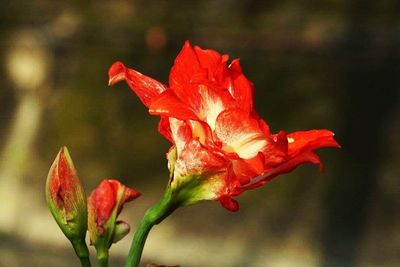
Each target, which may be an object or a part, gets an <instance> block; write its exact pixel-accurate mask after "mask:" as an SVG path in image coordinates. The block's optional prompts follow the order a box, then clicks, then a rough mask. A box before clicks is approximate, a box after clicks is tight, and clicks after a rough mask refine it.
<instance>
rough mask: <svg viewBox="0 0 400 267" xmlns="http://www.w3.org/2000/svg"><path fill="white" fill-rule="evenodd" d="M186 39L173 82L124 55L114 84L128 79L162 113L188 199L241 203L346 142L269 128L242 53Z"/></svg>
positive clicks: (114, 70)
mask: <svg viewBox="0 0 400 267" xmlns="http://www.w3.org/2000/svg"><path fill="white" fill-rule="evenodd" d="M227 61H228V56H227V55H220V54H219V53H218V52H216V51H213V50H203V49H201V48H199V47H198V46H195V47H192V46H191V45H190V43H189V42H186V43H185V45H184V46H183V48H182V51H181V52H180V53H179V55H178V56H177V58H176V59H175V64H174V66H173V67H172V69H171V73H170V76H169V86H167V85H164V84H162V83H160V82H158V81H156V80H153V79H151V78H149V77H147V76H145V75H143V74H141V73H139V72H137V71H135V70H132V69H129V68H127V67H125V66H124V64H123V63H121V62H115V63H114V64H113V65H112V66H111V68H110V70H109V84H110V85H112V84H115V83H117V82H118V81H121V80H125V81H126V83H127V84H128V85H129V87H130V88H131V89H132V90H133V91H134V92H135V93H136V94H137V95H138V97H139V98H140V99H141V101H142V102H143V104H144V105H145V106H146V107H148V108H149V111H150V114H153V115H160V116H161V121H160V124H159V132H160V133H161V134H162V135H164V136H165V137H166V138H167V139H169V140H170V141H171V142H172V143H173V147H172V149H171V150H170V152H169V155H168V159H169V165H170V170H171V173H172V175H173V176H172V177H173V178H172V179H171V183H170V187H171V188H172V189H174V190H175V191H176V195H177V198H179V199H180V201H182V202H183V204H191V203H195V202H197V201H199V200H203V199H214V200H219V201H220V202H221V204H222V205H223V206H224V207H225V208H227V209H229V210H231V211H236V210H237V209H238V204H237V202H236V201H235V200H233V199H232V197H235V196H238V195H239V194H241V193H243V192H244V191H245V190H248V189H252V188H255V187H258V186H261V185H263V184H265V183H266V182H267V181H269V180H271V179H272V178H274V177H275V176H277V175H279V174H283V173H287V172H290V171H292V170H293V169H294V168H296V167H297V166H298V165H300V164H303V163H311V164H317V165H319V166H320V168H321V169H322V163H321V161H320V159H319V157H318V156H317V154H315V152H314V150H315V149H317V148H320V147H339V145H338V143H337V142H336V141H335V140H334V138H333V136H334V134H333V133H332V132H331V131H329V130H325V129H324V130H311V131H299V132H294V133H291V134H286V133H285V132H283V131H281V132H279V133H277V134H273V133H271V132H270V130H269V127H268V125H267V124H266V122H265V121H264V120H262V119H261V118H260V117H259V116H258V115H257V113H256V110H255V109H254V105H253V84H252V83H251V82H250V81H249V80H248V79H247V78H246V77H245V76H244V74H243V72H242V68H241V66H240V63H239V60H238V59H235V60H233V61H232V62H231V63H230V64H229V65H227Z"/></svg>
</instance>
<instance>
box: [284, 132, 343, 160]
mask: <svg viewBox="0 0 400 267" xmlns="http://www.w3.org/2000/svg"><path fill="white" fill-rule="evenodd" d="M334 135H335V134H334V133H333V132H331V131H329V130H325V129H324V130H310V131H298V132H294V133H290V134H288V135H287V140H288V154H289V157H293V156H296V155H297V154H299V153H302V152H303V151H306V150H314V149H317V148H320V147H340V145H339V144H338V143H337V142H336V140H335V139H334Z"/></svg>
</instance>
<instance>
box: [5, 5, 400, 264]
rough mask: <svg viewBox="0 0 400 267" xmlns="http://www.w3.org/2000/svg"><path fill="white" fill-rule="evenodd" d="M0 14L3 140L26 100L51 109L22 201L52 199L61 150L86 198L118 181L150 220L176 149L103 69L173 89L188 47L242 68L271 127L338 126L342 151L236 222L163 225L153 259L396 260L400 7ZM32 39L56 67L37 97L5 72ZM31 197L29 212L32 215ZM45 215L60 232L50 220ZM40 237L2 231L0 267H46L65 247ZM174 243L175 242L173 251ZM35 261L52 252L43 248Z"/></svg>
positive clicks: (60, 8) (206, 212) (197, 213)
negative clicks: (134, 73)
mask: <svg viewBox="0 0 400 267" xmlns="http://www.w3.org/2000/svg"><path fill="white" fill-rule="evenodd" d="M2 7H3V8H2V9H1V10H0V32H1V35H2V36H3V38H2V39H1V49H0V55H1V58H2V59H4V60H2V63H3V64H2V65H1V67H0V68H1V69H0V71H1V73H3V74H4V75H3V76H2V77H3V79H1V81H0V83H1V88H2V90H0V106H1V113H0V136H1V138H0V145H1V146H2V147H6V146H7V142H9V140H10V139H12V136H10V134H11V133H12V130H11V129H12V124H13V121H15V120H16V116H17V115H16V110H18V106H19V105H20V103H21V99H22V98H23V96H26V95H29V96H30V97H35V99H37V101H38V103H40V105H41V108H42V112H43V113H41V114H42V115H41V117H40V121H38V125H39V129H38V131H37V133H36V134H35V137H34V138H35V139H34V143H33V144H31V145H30V146H29V149H30V150H29V151H30V152H29V160H26V166H25V165H17V166H16V167H15V168H23V169H24V175H23V176H22V177H21V178H20V186H25V187H24V188H23V189H20V191H22V192H31V193H27V194H25V195H26V196H25V198H27V199H29V197H31V196H36V198H38V197H37V196H38V195H39V196H42V195H43V192H42V191H43V185H44V181H45V177H46V175H47V170H48V168H49V166H50V163H51V162H52V161H53V158H54V157H55V154H56V153H57V151H58V149H59V147H60V146H62V145H66V146H68V147H69V149H70V151H71V154H72V157H73V159H74V162H75V163H76V166H77V168H78V171H79V173H80V176H81V178H82V180H83V183H84V184H85V185H86V186H87V188H88V189H92V188H93V187H94V186H95V185H96V184H97V183H98V182H99V181H100V180H101V179H102V178H108V177H113V178H117V179H120V180H122V181H124V182H125V183H126V184H128V185H130V186H132V187H135V188H138V190H139V191H141V192H142V193H143V197H142V199H144V200H137V203H138V204H137V205H138V206H136V207H133V208H132V209H128V210H129V211H131V213H132V214H135V215H132V218H131V219H132V221H134V219H137V218H138V217H140V216H141V214H142V212H143V211H144V209H145V208H146V207H148V206H149V204H150V203H153V202H155V200H156V198H158V196H159V195H161V192H162V190H163V188H164V187H165V184H166V182H167V168H166V160H165V157H164V156H165V153H166V152H167V150H168V148H169V146H170V145H169V143H168V142H167V141H166V140H164V139H163V138H162V137H161V136H160V135H159V134H158V133H157V131H156V128H157V121H158V119H157V118H156V117H150V116H149V115H148V113H147V111H146V109H145V108H144V107H143V105H142V104H141V103H140V101H139V100H138V99H137V97H136V96H135V95H134V94H133V93H132V92H130V90H129V89H128V88H127V86H126V85H124V84H121V85H117V86H114V87H113V88H108V87H107V78H108V77H107V70H108V67H109V66H110V65H111V64H112V63H113V62H114V61H116V60H121V61H124V62H125V63H126V64H127V65H129V66H131V67H132V68H135V69H137V70H139V71H140V72H142V73H144V74H147V75H149V76H151V77H154V78H155V79H157V80H160V81H163V82H165V83H168V73H169V70H170V67H171V66H172V64H173V60H174V58H175V56H176V55H177V53H178V52H179V50H180V48H181V46H182V44H183V42H184V41H185V40H190V41H191V43H192V44H197V45H200V46H201V47H203V48H212V49H215V50H217V51H220V52H222V53H227V54H229V55H230V56H231V59H233V58H236V57H240V58H241V63H242V65H243V69H244V72H245V73H246V75H247V76H248V77H249V78H250V79H251V80H252V81H253V82H254V83H255V85H256V89H255V90H256V91H255V101H256V106H257V109H258V111H259V113H260V115H261V116H262V117H263V118H265V120H266V121H267V122H268V124H269V125H270V127H271V129H272V130H273V131H275V132H277V131H279V130H281V129H283V130H285V131H287V132H291V131H295V130H299V129H312V128H328V129H332V130H334V131H335V132H336V133H337V139H338V140H339V142H340V143H341V144H342V146H343V148H342V149H341V150H328V149H327V150H323V151H321V153H320V154H321V155H322V158H323V160H324V162H325V165H326V169H327V171H326V174H325V175H320V174H319V173H317V171H316V169H314V168H309V167H301V168H300V169H299V170H296V172H295V173H293V174H290V175H286V176H284V177H280V178H278V179H276V180H274V181H272V182H271V183H270V184H269V185H267V186H265V187H263V188H261V189H258V190H255V191H253V192H248V193H247V194H245V195H244V196H243V197H241V198H240V199H239V201H240V203H241V210H240V212H239V213H238V214H229V213H227V212H226V211H225V210H223V209H222V208H220V207H219V206H218V205H216V204H215V203H202V204H201V205H197V206H195V207H190V208H187V209H183V210H181V211H178V212H177V213H176V214H174V215H173V216H172V217H171V218H170V219H169V220H168V222H169V223H170V224H169V223H168V222H167V223H166V226H164V225H163V226H160V227H159V228H156V229H154V232H153V233H152V234H154V235H155V236H156V237H155V238H154V239H152V237H150V240H149V245H148V250H146V251H147V252H146V251H145V253H147V254H145V256H146V257H147V258H149V260H150V261H165V262H160V263H163V264H173V263H180V264H181V266H398V265H400V256H399V254H398V248H399V246H400V228H399V225H400V216H399V213H398V210H399V207H400V205H399V204H400V203H399V202H400V180H399V178H400V169H399V166H398V165H397V164H396V162H399V160H400V143H399V136H400V124H399V122H400V107H399V91H400V83H399V77H400V76H399V73H400V64H399V62H400V34H399V32H400V18H399V16H398V14H399V11H400V10H399V9H400V5H399V3H398V1H394V0H385V1H370V0H367V1H361V0H358V1H340V0H329V1H323V2H321V1H314V0H308V1H300V2H299V1H292V0H290V1H289V0H287V1H275V0H273V1H257V0H249V1H240V0H216V1H171V0H169V1H167V0H165V1H149V0H147V1H123V0H119V1H96V2H95V1H85V2H82V1H67V2H63V1H48V0H37V1H3V4H2ZM21 32H22V33H24V34H28V35H29V36H33V37H32V38H34V39H35V40H37V44H36V45H39V46H40V49H42V50H43V51H44V52H43V53H45V54H46V57H44V58H43V59H42V60H45V61H46V62H48V63H49V64H48V65H49V66H50V67H49V69H48V70H47V72H46V81H45V82H44V83H43V84H41V86H39V87H40V88H37V89H35V91H32V92H33V93H32V92H31V93H29V92H27V91H26V90H24V88H18V86H17V83H16V80H15V79H16V78H15V77H14V78H13V77H12V76H11V75H9V74H8V73H10V70H9V68H10V64H9V63H8V62H9V55H10V54H11V52H10V51H12V49H13V48H15V47H17V46H18V45H19V40H20V37H18V36H20V35H19V34H20V33H21ZM27 49H28V51H35V50H29V49H30V48H29V47H28V48H27ZM32 53H36V52H32ZM26 64H28V63H26ZM14 153H16V154H18V153H22V152H21V151H20V150H18V149H15V152H14ZM2 156H3V161H4V162H6V163H7V162H8V161H7V159H8V158H7V157H5V156H4V153H3V154H2ZM0 179H10V180H12V179H16V178H15V177H6V178H4V177H1V178H0ZM1 182H2V181H1V180H0V183H1ZM14 186H15V185H14ZM14 189H15V188H10V189H7V190H14ZM87 193H89V190H87ZM27 199H25V200H24V201H25V202H26V204H24V205H23V207H25V209H27V210H29V209H34V207H32V206H33V202H32V203H30V202H29V201H28V200H27ZM37 202H38V203H40V204H38V207H36V208H37V212H36V211H35V214H42V213H45V212H47V211H46V210H45V209H46V207H45V204H44V199H40V197H39V199H38V200H37ZM2 205H3V204H2ZM0 208H1V207H0ZM19 212H20V213H21V212H24V211H23V210H22V211H19ZM2 216H3V215H2ZM38 216H39V215H38ZM18 218H19V219H18V220H20V217H18ZM32 220H33V219H32ZM37 220H38V224H39V225H43V223H44V221H42V220H49V222H48V225H52V222H51V221H50V220H51V218H50V217H49V218H48V217H40V216H39V217H38V219H37ZM46 223H47V221H46ZM32 224H33V223H32ZM45 225H47V224H45ZM133 225H135V224H134V223H133ZM31 228H32V229H33V228H34V227H33V226H31ZM31 228H30V226H26V225H24V223H23V222H20V223H18V224H17V226H16V228H15V229H14V230H9V229H6V228H4V229H6V230H4V229H2V228H0V230H2V231H3V234H2V235H0V266H3V265H4V266H26V263H24V262H21V259H20V258H19V259H18V260H15V259H16V258H18V257H15V256H14V257H4V256H5V255H19V254H18V253H22V254H21V255H25V256H26V257H27V262H30V264H31V265H30V266H42V265H43V263H42V262H41V261H34V263H32V253H34V251H35V249H36V248H37V244H38V243H40V244H47V243H46V242H48V243H49V244H53V243H54V242H55V243H54V244H56V243H57V242H56V241H55V240H56V239H57V238H61V236H57V237H54V238H53V239H54V240H48V239H46V238H45V239H44V240H40V238H39V237H40V236H43V233H41V234H38V235H36V236H35V235H34V234H33V233H34V232H35V231H33V230H32V229H31ZM157 231H159V232H160V233H164V235H165V237H164V239H163V237H162V235H160V236H158V235H157V233H156V232H157ZM26 233H28V234H27V235H28V236H32V240H30V239H29V240H30V241H29V242H30V243H29V244H31V245H29V244H26V241H25V240H26V236H27V235H26ZM168 233H170V234H169V235H168ZM171 233H174V234H175V235H176V236H173V238H174V240H173V241H174V242H173V243H174V244H169V243H168V244H165V243H162V242H166V240H167V239H168V238H171ZM13 236H17V237H18V236H19V237H20V239H18V240H19V241H15V240H14V239H13V238H12V237H13ZM157 238H158V239H157ZM7 240H8V241H7ZM9 240H14V241H13V242H12V244H13V247H14V250H11V252H10V248H9V247H7V245H6V243H9V242H10V241H9ZM224 241H226V242H225V243H224ZM228 241H229V242H228ZM52 242H53V243H52ZM157 242H158V244H157V245H154V243H157ZM185 242H186V243H185ZM151 243H153V245H151ZM211 243H213V244H211ZM57 244H60V242H58V243H57ZM126 246H127V243H126V244H125V247H120V248H121V250H122V251H127V247H126ZM166 247H169V249H168V248H166ZM190 248H191V249H190ZM55 249H57V245H55ZM27 250H28V251H30V253H31V254H29V253H25V254H24V251H27ZM21 251H22V252H21ZM32 251H33V252H32ZM51 251H53V250H51ZM51 251H49V253H51ZM160 251H164V252H160ZM171 251H172V252H171ZM10 253H11V254H10ZM12 253H16V254H12ZM38 253H40V255H43V257H50V258H51V256H49V255H46V250H45V249H39V250H38ZM56 253H61V252H56ZM66 253H68V252H66ZM123 253H125V252H123ZM173 253H175V254H173ZM216 254H218V255H216ZM63 255H65V254H63ZM53 258H54V255H53V257H52V259H53ZM3 259H4V260H3ZM6 259H9V260H10V261H13V262H7V261H6ZM12 259H14V260H12ZM29 259H31V261H30V260H29ZM60 259H61V257H60ZM65 260H66V261H67V260H68V257H66V259H65ZM32 264H34V265H32ZM35 264H36V265H35ZM70 264H73V263H70ZM70 264H69V263H65V265H60V266H70ZM54 266H56V265H54Z"/></svg>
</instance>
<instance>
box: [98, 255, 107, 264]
mask: <svg viewBox="0 0 400 267" xmlns="http://www.w3.org/2000/svg"><path fill="white" fill-rule="evenodd" d="M107 254H108V253H107ZM97 263H98V267H108V255H105V256H98V257H97Z"/></svg>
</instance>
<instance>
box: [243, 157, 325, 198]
mask: <svg viewBox="0 0 400 267" xmlns="http://www.w3.org/2000/svg"><path fill="white" fill-rule="evenodd" d="M305 163H310V164H315V165H319V167H320V170H322V169H323V165H322V162H321V160H320V158H319V157H318V155H317V154H315V153H314V152H311V151H308V152H304V153H302V154H300V155H298V156H297V157H295V158H292V159H290V160H288V161H286V162H284V163H282V164H281V165H279V166H277V167H275V168H271V169H270V170H268V171H267V172H266V173H264V174H263V175H261V176H259V177H255V178H254V179H253V181H252V182H251V183H250V184H248V185H246V186H244V187H243V189H244V190H250V189H254V188H256V187H259V186H262V185H264V184H265V183H267V182H268V181H270V180H272V179H273V178H275V177H276V176H278V175H281V174H284V173H288V172H291V171H293V170H294V169H295V168H296V167H297V166H299V165H301V164H305Z"/></svg>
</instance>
